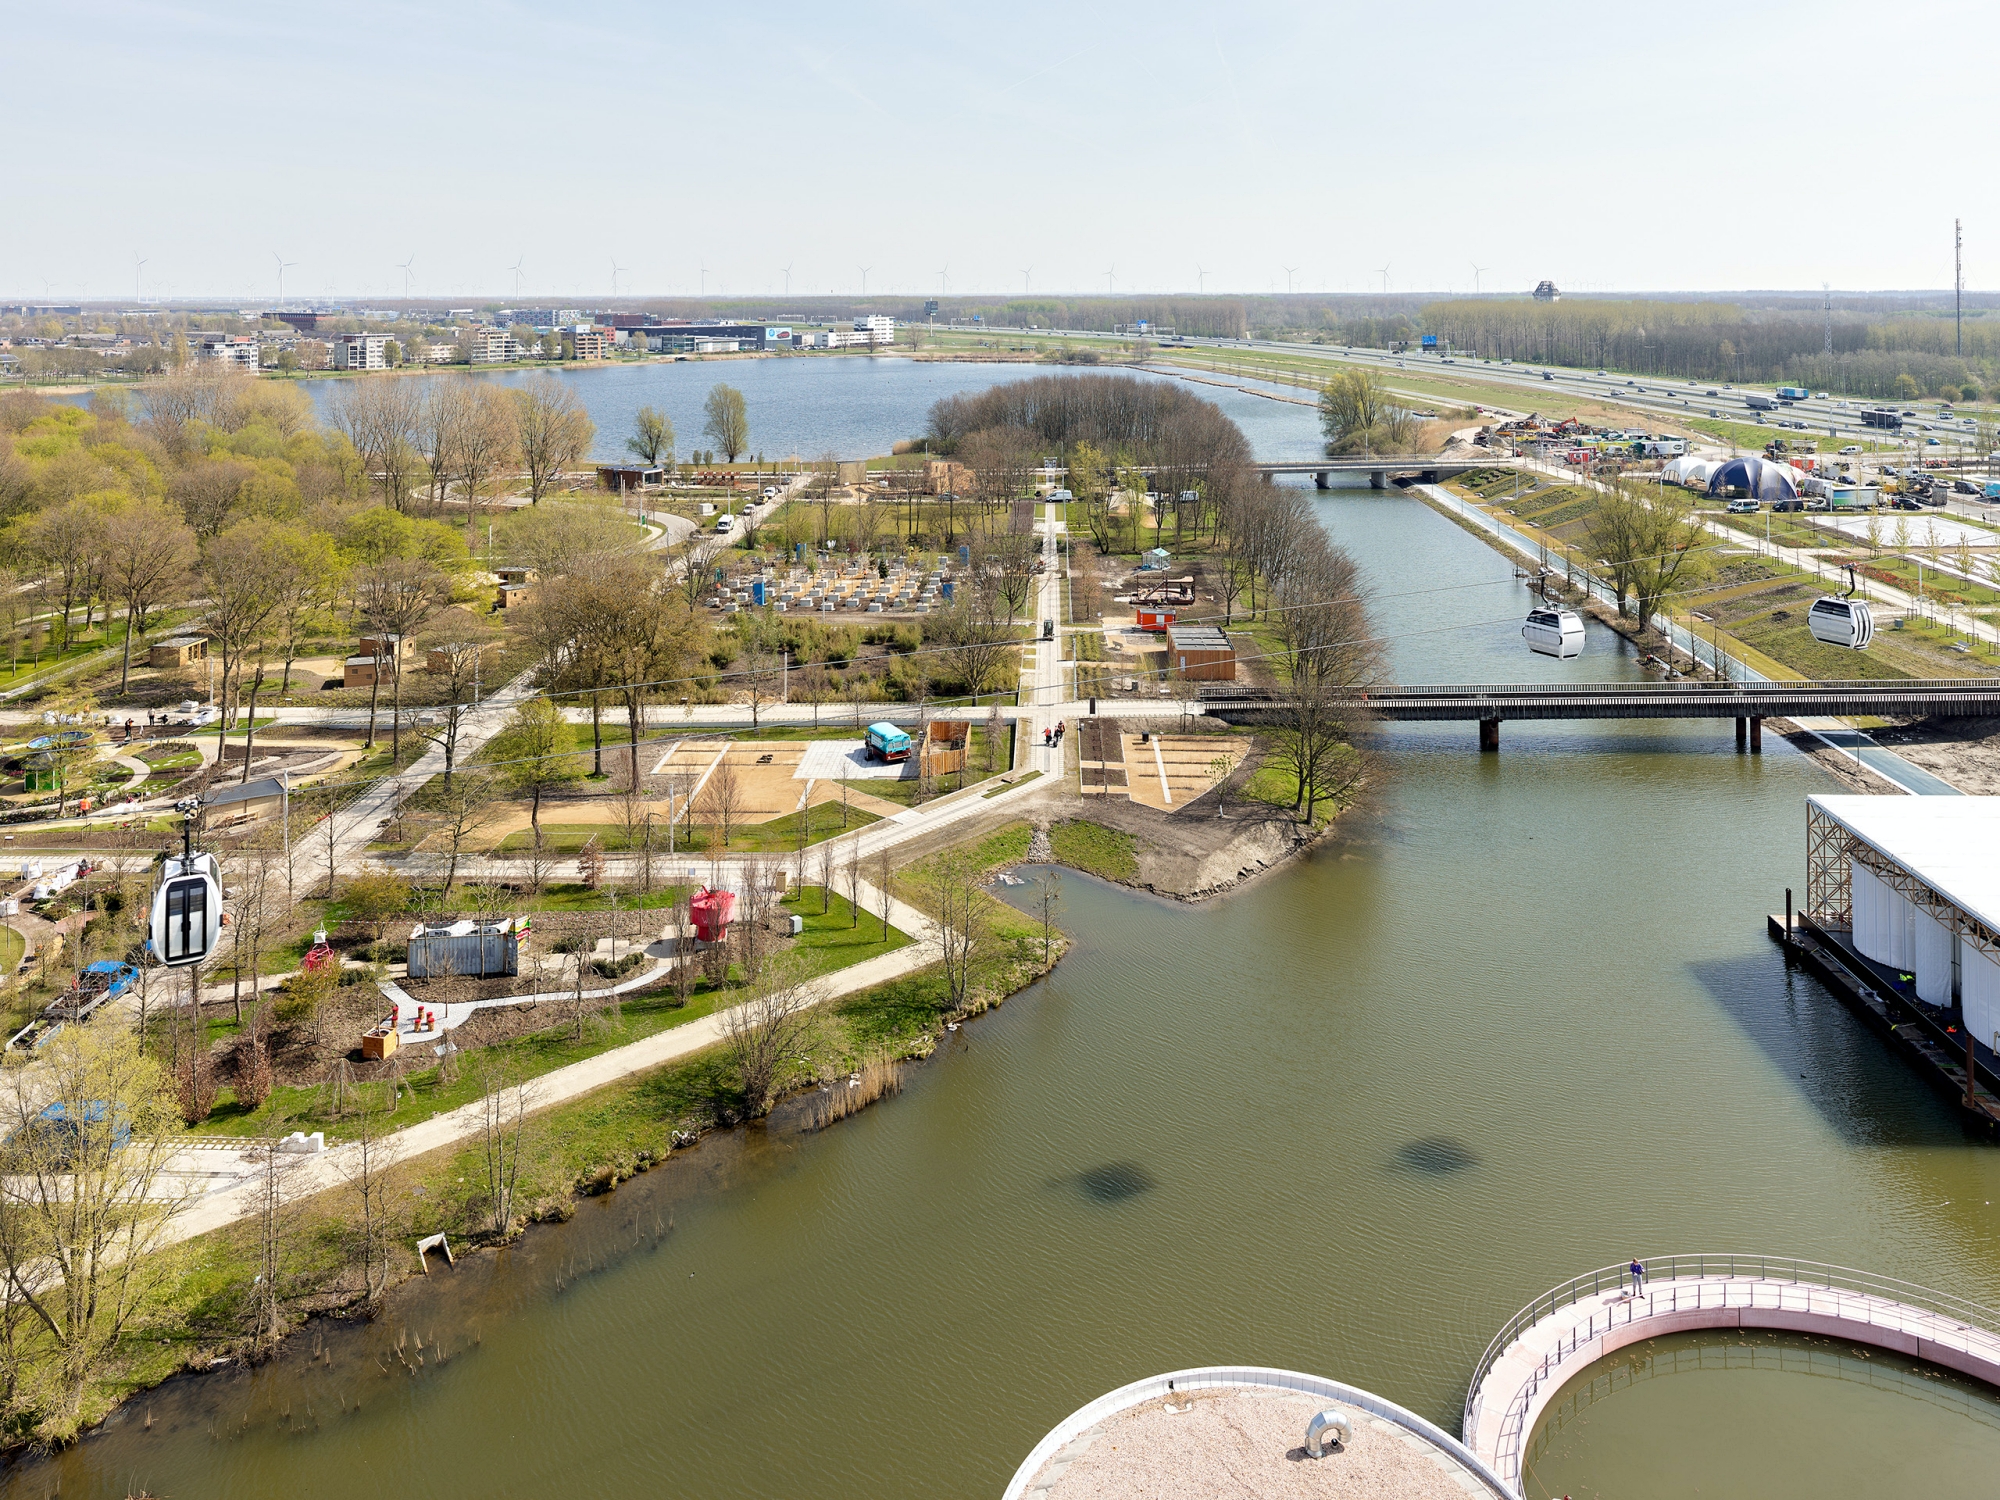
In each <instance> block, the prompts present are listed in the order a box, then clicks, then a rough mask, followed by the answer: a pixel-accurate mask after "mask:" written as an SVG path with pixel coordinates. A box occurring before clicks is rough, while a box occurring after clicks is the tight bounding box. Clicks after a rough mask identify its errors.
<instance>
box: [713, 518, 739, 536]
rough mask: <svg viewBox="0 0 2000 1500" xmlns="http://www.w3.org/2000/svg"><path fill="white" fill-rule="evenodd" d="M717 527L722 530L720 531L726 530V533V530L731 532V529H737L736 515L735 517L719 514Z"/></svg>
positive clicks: (716, 520)
mask: <svg viewBox="0 0 2000 1500" xmlns="http://www.w3.org/2000/svg"><path fill="white" fill-rule="evenodd" d="M715 529H716V530H717V531H720V532H725V533H726V532H731V531H734V530H735V529H736V517H734V516H717V517H716V518H715Z"/></svg>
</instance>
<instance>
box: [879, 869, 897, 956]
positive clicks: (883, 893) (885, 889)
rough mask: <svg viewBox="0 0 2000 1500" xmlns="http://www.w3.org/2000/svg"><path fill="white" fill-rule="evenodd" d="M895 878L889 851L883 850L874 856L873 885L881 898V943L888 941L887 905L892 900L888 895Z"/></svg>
mask: <svg viewBox="0 0 2000 1500" xmlns="http://www.w3.org/2000/svg"><path fill="white" fill-rule="evenodd" d="M894 877H895V866H893V865H892V864H890V862H889V851H888V850H887V849H886V848H885V849H883V850H882V851H881V852H880V853H878V854H877V855H876V856H875V883H876V885H877V886H879V887H880V889H879V891H878V892H877V894H878V895H880V897H881V898H882V941H883V942H885V943H886V942H888V941H889V903H890V901H891V900H893V899H894V898H893V897H892V896H891V894H890V884H891V882H892V881H893V879H894Z"/></svg>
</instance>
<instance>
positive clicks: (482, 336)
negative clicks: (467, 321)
mask: <svg viewBox="0 0 2000 1500" xmlns="http://www.w3.org/2000/svg"><path fill="white" fill-rule="evenodd" d="M466 355H467V358H469V359H470V360H471V362H472V363H473V364H475V365H504V364H508V363H511V362H512V361H514V360H517V359H526V358H527V357H528V351H527V350H525V349H523V348H522V347H521V341H520V340H519V339H517V338H515V337H514V335H513V334H511V333H509V332H508V331H507V330H506V329H504V328H475V329H473V330H472V337H471V338H470V339H468V340H467V341H466Z"/></svg>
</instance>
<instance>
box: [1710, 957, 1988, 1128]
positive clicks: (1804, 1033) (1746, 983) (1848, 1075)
mask: <svg viewBox="0 0 2000 1500" xmlns="http://www.w3.org/2000/svg"><path fill="white" fill-rule="evenodd" d="M1688 972H1689V973H1690V974H1691V975H1693V977H1694V978H1695V979H1696V980H1697V981H1698V982H1699V983H1700V984H1701V986H1702V987H1703V988H1704V989H1706V990H1707V991H1708V993H1709V995H1710V996H1711V997H1712V998H1713V999H1714V1000H1715V1002H1716V1003H1717V1005H1718V1006H1719V1007H1720V1008H1721V1010H1722V1011H1723V1013H1724V1014H1726V1015H1727V1016H1729V1018H1730V1019H1731V1020H1733V1021H1734V1022H1735V1023H1736V1025H1737V1028H1738V1029H1739V1030H1740V1031H1741V1032H1742V1033H1743V1034H1744V1035H1745V1036H1747V1037H1748V1038H1749V1039H1750V1040H1751V1041H1753V1042H1755V1043H1756V1045H1757V1047H1758V1048H1759V1049H1760V1050H1761V1051H1762V1052H1763V1054H1764V1056H1765V1058H1766V1059H1767V1060H1768V1061H1769V1063H1770V1064H1771V1066H1772V1068H1773V1069H1774V1070H1776V1071H1777V1073H1778V1075H1779V1077H1780V1078H1782V1079H1784V1080H1785V1081H1786V1082H1787V1083H1788V1084H1789V1085H1790V1086H1792V1087H1794V1088H1795V1089H1796V1091H1797V1093H1798V1094H1799V1095H1800V1096H1801V1097H1802V1098H1804V1099H1805V1100H1806V1101H1807V1102H1808V1103H1810V1104H1811V1105H1812V1106H1813V1108H1814V1109H1816V1110H1817V1111H1818V1112H1819V1114H1820V1117H1821V1118H1822V1119H1823V1120H1825V1121H1826V1123H1827V1124H1828V1125H1829V1126H1831V1127H1832V1128H1833V1129H1834V1130H1835V1131H1837V1132H1838V1133H1839V1134H1840V1136H1841V1138H1842V1139H1844V1140H1846V1141H1847V1142H1849V1143H1850V1144H1852V1145H1865V1146H1941V1145H1956V1144H1958V1143H1960V1142H1962V1141H1963V1140H1964V1139H1965V1132H1964V1130H1963V1128H1962V1127H1961V1125H1960V1124H1959V1121H1958V1117H1957V1116H1956V1115H1955V1114H1954V1113H1953V1112H1952V1111H1951V1109H1950V1108H1949V1107H1948V1106H1947V1105H1946V1104H1945V1103H1944V1101H1943V1100H1941V1099H1940V1098H1939V1097H1938V1096H1937V1095H1936V1094H1935V1093H1933V1092H1932V1090H1931V1088H1930V1087H1929V1084H1928V1083H1927V1081H1926V1080H1925V1079H1923V1078H1922V1077H1921V1076H1920V1075H1919V1074H1918V1073H1917V1072H1916V1070H1915V1069H1913V1068H1912V1067H1911V1066H1910V1065H1909V1064H1908V1063H1907V1062H1906V1061H1904V1059H1903V1058H1901V1057H1900V1056H1898V1055H1897V1054H1896V1053H1894V1052H1892V1051H1891V1050H1890V1048H1889V1045H1888V1044H1887V1043H1886V1042H1884V1041H1883V1040H1882V1039H1881V1038H1880V1037H1878V1036H1876V1035H1875V1034H1874V1033H1873V1032H1871V1031H1870V1030H1869V1029H1868V1028H1867V1026H1866V1025H1864V1024H1863V1022H1862V1021H1861V1019H1860V1018H1859V1017H1858V1016H1855V1015H1853V1014H1852V1013H1850V1012H1849V1011H1848V1009H1847V1007H1846V1006H1844V1005H1842V1004H1841V1003H1840V1001H1839V1000H1838V999H1837V998H1836V997H1835V996H1834V994H1833V992H1832V991H1831V990H1829V989H1828V988H1827V987H1826V986H1825V985H1823V984H1821V983H1820V982H1819V980H1817V979H1815V978H1814V977H1813V976H1812V975H1811V974H1809V973H1807V972H1806V971H1805V970H1804V969H1802V968H1800V967H1798V966H1797V965H1796V964H1790V963H1787V962H1786V961H1785V958H1784V956H1783V955H1782V954H1781V953H1779V952H1778V951H1777V949H1776V948H1775V947H1773V948H1772V949H1771V950H1770V951H1769V952H1754V951H1753V952H1751V953H1746V954H1741V955H1734V956H1730V957H1727V958H1715V959H1707V960H1704V961H1702V962H1699V963H1693V964H1690V965H1688Z"/></svg>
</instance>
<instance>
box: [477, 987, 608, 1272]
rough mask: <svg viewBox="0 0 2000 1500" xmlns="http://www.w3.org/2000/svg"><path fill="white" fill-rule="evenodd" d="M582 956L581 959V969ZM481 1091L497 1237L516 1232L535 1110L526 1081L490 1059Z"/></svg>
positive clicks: (488, 1180)
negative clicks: (530, 1123)
mask: <svg viewBox="0 0 2000 1500" xmlns="http://www.w3.org/2000/svg"><path fill="white" fill-rule="evenodd" d="M582 962H583V956H582V955H581V954H579V955H578V963H579V965H581V963H582ZM480 1083H481V1088H480V1103H481V1111H480V1148H481V1154H482V1156H483V1158H484V1161H485V1165H486V1203H487V1209H488V1212H489V1214H490V1222H491V1224H492V1226H493V1233H494V1235H495V1236H496V1237H499V1238H505V1237H506V1236H507V1235H510V1234H512V1233H513V1232H514V1190H515V1187H516V1185H517V1184H518V1183H519V1181H520V1178H521V1151H522V1147H523V1145H524V1144H525V1141H526V1138H527V1131H528V1114H529V1111H530V1109H531V1108H532V1107H533V1098H532V1096H533V1089H532V1087H531V1086H530V1084H529V1082H528V1080H527V1079H525V1078H523V1077H520V1076H519V1075H518V1074H516V1073H513V1072H511V1071H510V1070H509V1069H507V1068H505V1067H504V1066H502V1065H501V1063H500V1062H499V1061H497V1060H495V1059H493V1058H492V1056H491V1054H488V1055H487V1063H486V1067H485V1070H484V1073H483V1074H482V1077H481V1080H480Z"/></svg>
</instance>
